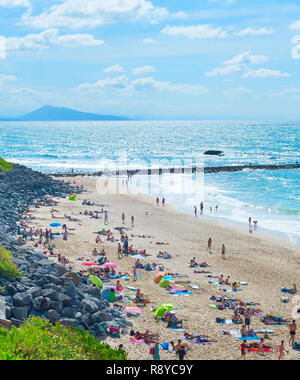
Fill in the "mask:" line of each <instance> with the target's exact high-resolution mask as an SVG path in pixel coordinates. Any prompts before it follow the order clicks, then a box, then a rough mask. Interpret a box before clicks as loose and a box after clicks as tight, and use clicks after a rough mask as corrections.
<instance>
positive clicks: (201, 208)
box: [200, 202, 204, 215]
mask: <svg viewBox="0 0 300 380" xmlns="http://www.w3.org/2000/svg"><path fill="white" fill-rule="evenodd" d="M203 210H204V203H203V202H201V203H200V213H201V215H203Z"/></svg>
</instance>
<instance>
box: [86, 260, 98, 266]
mask: <svg viewBox="0 0 300 380" xmlns="http://www.w3.org/2000/svg"><path fill="white" fill-rule="evenodd" d="M82 265H84V266H86V267H92V266H93V265H98V264H97V263H95V262H94V261H87V262H85V263H82Z"/></svg>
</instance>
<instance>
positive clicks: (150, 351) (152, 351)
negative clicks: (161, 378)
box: [149, 347, 154, 356]
mask: <svg viewBox="0 0 300 380" xmlns="http://www.w3.org/2000/svg"><path fill="white" fill-rule="evenodd" d="M149 354H150V355H152V356H153V354H154V347H151V348H150V350H149Z"/></svg>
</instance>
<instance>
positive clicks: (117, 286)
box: [116, 280, 123, 292]
mask: <svg viewBox="0 0 300 380" xmlns="http://www.w3.org/2000/svg"><path fill="white" fill-rule="evenodd" d="M116 290H117V291H118V292H120V291H122V290H123V287H122V285H121V283H120V281H119V280H118V281H117V284H116Z"/></svg>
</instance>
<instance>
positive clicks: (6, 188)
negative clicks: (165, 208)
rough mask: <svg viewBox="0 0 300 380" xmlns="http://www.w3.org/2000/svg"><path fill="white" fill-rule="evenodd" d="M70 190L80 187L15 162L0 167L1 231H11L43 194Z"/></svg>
mask: <svg viewBox="0 0 300 380" xmlns="http://www.w3.org/2000/svg"><path fill="white" fill-rule="evenodd" d="M70 191H77V192H78V191H80V189H79V188H77V187H71V186H69V185H67V184H65V183H64V182H61V181H57V180H53V179H52V178H51V177H49V176H47V175H45V174H42V173H40V172H36V171H33V170H31V169H29V168H26V167H25V166H21V165H14V166H13V167H12V168H11V169H10V170H9V171H7V172H5V171H2V170H0V231H2V232H5V233H7V232H14V231H15V230H16V222H17V221H18V220H19V219H20V215H21V214H22V213H23V212H24V211H25V210H26V209H27V208H28V207H29V206H30V205H32V204H33V203H34V202H35V201H37V200H40V199H41V198H42V197H43V196H44V195H47V194H48V195H51V196H54V197H65V196H66V195H67V194H69V193H70Z"/></svg>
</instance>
